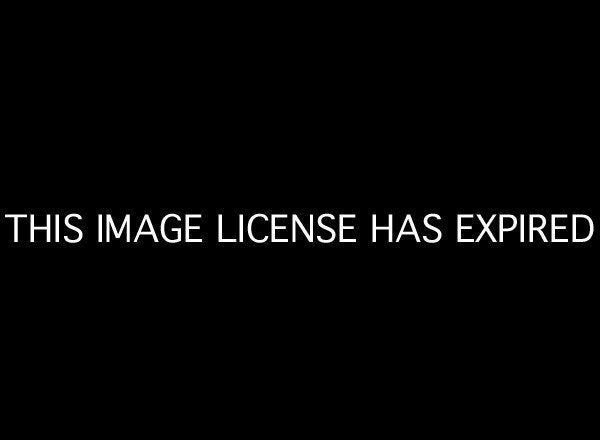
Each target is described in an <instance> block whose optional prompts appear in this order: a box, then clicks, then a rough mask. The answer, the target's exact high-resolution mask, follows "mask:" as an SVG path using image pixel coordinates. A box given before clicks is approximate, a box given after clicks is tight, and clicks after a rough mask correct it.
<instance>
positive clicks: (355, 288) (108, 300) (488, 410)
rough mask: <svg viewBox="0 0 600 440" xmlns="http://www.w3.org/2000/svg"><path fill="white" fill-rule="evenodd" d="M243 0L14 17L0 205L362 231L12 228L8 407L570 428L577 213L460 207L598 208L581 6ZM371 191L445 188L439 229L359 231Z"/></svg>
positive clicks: (306, 423)
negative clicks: (45, 233) (170, 241)
mask: <svg viewBox="0 0 600 440" xmlns="http://www.w3.org/2000/svg"><path fill="white" fill-rule="evenodd" d="M52 12H57V11H52ZM153 12H157V11H153ZM163 12H164V11H163ZM247 12H248V14H247V13H246V12H240V11H239V10H237V9H236V11H233V10H232V11H228V12H227V13H225V14H224V15H223V14H221V15H216V14H215V13H214V12H212V11H211V12H207V11H204V12H195V13H193V14H190V15H188V14H186V13H184V12H183V11H180V12H177V13H175V15H173V16H171V15H170V14H169V15H167V14H166V13H165V15H164V16H163V14H162V12H161V14H159V15H160V18H156V16H155V15H152V17H150V16H147V15H146V13H145V12H144V13H141V12H140V11H137V12H136V13H133V14H127V15H126V14H125V13H124V12H122V13H119V14H114V16H112V15H111V16H110V17H107V18H102V19H100V18H99V17H100V15H97V14H100V12H97V13H96V12H95V13H94V14H92V15H85V19H83V18H82V16H78V18H77V19H75V18H74V19H66V22H65V23H63V22H62V21H57V20H50V19H48V16H46V17H45V16H44V14H43V13H41V14H40V16H36V17H35V19H34V18H33V15H36V14H34V13H33V12H32V11H30V12H28V14H26V15H25V16H23V17H24V19H25V20H24V21H19V23H18V24H16V25H15V26H14V29H10V30H8V31H7V39H6V44H5V52H4V55H3V66H4V67H3V70H4V72H3V73H4V74H5V79H4V80H3V85H4V87H3V96H4V99H3V110H4V111H3V124H2V125H3V133H4V136H3V137H4V142H3V156H4V158H3V160H2V173H1V176H2V177H1V179H2V201H1V202H2V205H1V206H2V213H3V214H4V213H5V212H31V213H42V212H43V213H67V212H79V213H83V214H86V215H87V216H89V215H92V214H94V213H96V212H105V211H107V210H110V211H113V212H124V211H131V212H151V213H153V214H155V215H158V214H160V213H163V212H169V211H175V212H179V213H186V212H190V213H202V214H204V215H205V216H206V217H208V218H210V217H211V216H214V215H215V214H216V213H217V212H222V211H229V212H237V211H239V210H243V211H246V212H252V211H256V212H288V213H292V212H294V213H319V212H325V211H328V212H334V213H335V212H356V213H359V215H361V243H360V244H359V245H348V246H342V245H338V246H331V247H326V248H323V247H321V248H317V247H291V246H285V245H283V246H275V245H273V246H268V247H262V248H252V247H244V248H234V249H232V248H227V249H225V248H218V247H216V246H214V245H210V244H207V245H206V246H199V247H175V248H164V247H158V248H154V247H152V246H138V247H129V248H128V247H126V246H124V247H117V248H115V247H111V248H102V247H98V246H95V245H94V244H93V243H88V244H83V245H81V246H76V247H63V246H54V247H53V246H39V247H35V248H31V247H27V246H23V247H20V246H10V245H9V243H8V242H7V240H4V242H3V245H2V254H3V257H5V258H3V263H2V264H3V270H2V273H3V278H4V282H3V284H4V285H5V286H6V287H5V288H3V289H2V291H3V295H2V301H3V303H4V304H3V307H2V311H3V314H4V315H5V319H3V324H4V327H5V331H4V338H3V339H4V341H5V347H6V348H5V355H6V356H5V358H6V362H5V365H7V366H8V367H9V370H10V373H9V374H8V375H7V376H6V382H7V384H8V385H9V386H10V388H11V389H13V388H14V389H15V393H14V394H11V396H14V397H11V404H10V408H11V412H12V413H13V414H15V415H20V416H23V414H31V410H32V409H34V408H35V409H38V410H40V411H39V412H40V413H41V414H45V415H46V417H47V418H45V419H44V420H47V421H46V422H44V423H49V424H52V425H57V426H63V423H67V424H71V423H73V420H74V419H77V420H78V421H83V422H88V423H86V425H87V426H88V427H89V426H99V427H107V426H109V425H112V422H113V421H123V420H128V421H131V420H133V421H134V425H136V426H138V427H148V426H150V427H152V428H153V429H158V426H157V425H160V426H163V427H165V428H166V429H167V430H168V431H171V430H174V429H176V428H180V427H181V426H183V425H184V424H183V422H184V421H191V422H192V423H193V424H201V426H198V427H200V428H202V427H203V426H204V425H203V423H205V420H207V419H208V420H210V421H212V422H213V423H214V422H216V423H217V424H218V425H219V426H221V427H222V429H225V430H230V429H239V428H242V429H251V428H255V427H256V428H261V429H266V428H269V429H273V428H274V427H275V426H276V425H278V424H279V423H281V422H283V423H282V424H283V426H284V427H285V428H286V429H287V430H286V431H282V432H288V431H290V430H291V431H295V430H298V429H306V430H308V432H314V431H313V430H312V429H313V428H312V427H313V426H315V422H317V423H318V422H323V421H328V422H330V423H329V426H330V428H329V429H331V430H332V431H331V432H337V430H340V429H344V428H350V429H357V430H358V429H359V428H363V429H365V430H366V431H365V432H372V431H373V430H375V429H383V428H384V427H386V426H387V425H388V424H389V423H391V424H392V426H395V427H396V428H399V427H400V428H401V427H403V426H407V427H408V425H404V424H403V423H405V422H401V421H402V420H407V419H408V420H410V421H412V422H413V423H416V424H418V425H420V426H421V427H422V428H423V429H426V430H431V429H440V428H441V429H455V428H460V429H465V428H467V427H469V428H471V429H473V428H474V427H475V425H477V424H478V423H481V422H483V425H484V426H485V427H486V428H487V429H488V430H490V429H491V430H497V429H507V430H509V432H512V431H510V430H511V429H512V428H511V427H512V426H514V423H515V422H522V421H525V420H528V421H532V420H533V421H534V423H532V424H531V426H532V428H533V429H540V427H548V426H551V427H553V428H556V429H557V428H558V426H557V425H559V424H560V425H561V426H563V427H566V428H568V429H573V424H572V423H573V419H572V418H571V416H572V415H573V414H576V415H577V417H578V418H579V420H580V421H581V420H583V419H584V418H585V417H586V414H588V411H589V409H586V408H587V405H586V403H585V402H586V396H589V395H590V394H591V393H592V390H593V389H595V388H594V385H593V381H592V375H591V372H592V371H593V369H594V366H595V365H596V364H595V363H594V362H592V359H593V356H592V355H593V348H594V347H593V341H594V339H595V338H596V336H597V327H598V326H597V322H596V320H595V314H596V310H597V304H596V301H595V299H594V297H593V295H594V293H595V290H597V289H596V287H595V284H594V283H593V281H595V279H594V269H595V266H596V262H597V253H596V247H597V238H595V239H594V242H593V243H590V244H587V245H560V244H559V245H552V246H544V245H541V246H522V245H521V246H518V245H515V244H508V245H506V246H486V245H482V246H460V245H458V244H456V243H455V242H454V241H455V240H454V238H455V236H454V225H453V218H454V216H455V215H456V214H457V213H460V212H477V213H487V214H490V213H512V214H518V213H530V212H531V213H545V214H549V213H585V214H588V215H592V216H593V217H594V218H595V220H596V221H597V212H598V211H597V208H596V207H595V205H596V203H595V200H596V199H595V195H594V193H593V188H594V187H595V186H596V184H595V180H596V179H595V178H594V177H595V174H594V161H593V159H592V154H593V152H592V147H593V146H594V145H596V144H597V135H596V133H595V130H594V128H595V121H596V118H597V108H596V107H595V102H596V101H597V85H596V84H595V82H594V81H593V78H595V77H597V69H596V68H595V66H594V65H593V54H594V52H593V49H594V47H593V46H592V44H591V43H592V40H591V39H589V38H590V36H589V35H588V33H591V32H592V29H591V28H589V27H588V26H587V25H586V24H585V23H584V22H583V21H582V19H581V18H580V17H575V18H569V17H567V16H566V15H565V16H563V17H561V19H560V20H559V21H556V19H553V20H550V19H549V18H543V17H542V16H541V15H540V14H539V13H536V14H532V15H527V17H526V18H524V17H525V13H524V11H521V13H520V14H516V15H514V16H513V15H510V14H509V16H506V15H504V14H500V11H496V12H494V13H487V12H483V11H481V13H480V15H477V13H476V12H475V11H469V14H466V11H445V12H441V11H427V12H425V13H420V14H416V13H414V12H412V11H404V12H397V11H395V12H393V13H392V12H385V11H380V12H376V13H374V14H371V13H369V14H367V13H366V11H353V12H354V14H351V15H347V14H346V13H344V14H338V13H332V14H328V15H327V17H326V18H325V14H324V11H321V13H319V14H308V16H307V15H306V14H303V13H301V11H295V12H293V13H284V12H283V11H281V12H280V13H276V12H275V11H272V10H270V11H269V13H268V14H267V13H266V12H265V11H262V12H261V11H255V10H253V11H247ZM305 12H306V11H305ZM338 12H339V11H338ZM446 12H448V13H449V12H453V13H454V15H446ZM538 12H539V11H538ZM69 13H70V14H73V13H74V12H73V11H70V12H69ZM250 13H253V14H251V15H249V14H250ZM75 14H76V13H75ZM278 14H280V15H278ZM470 14H474V15H470ZM184 16H185V18H184ZM69 17H70V15H69ZM102 17H104V15H102ZM257 17H259V18H260V19H259V18H257ZM517 17H518V18H517ZM63 18H65V16H64V15H63ZM375 212H376V213H380V214H387V213H395V214H405V213H413V214H423V213H428V212H438V213H440V214H441V215H443V217H444V219H445V220H446V221H447V225H448V227H447V228H445V229H444V233H445V238H444V241H443V243H441V244H440V245H438V246H420V247H417V246H413V245H411V244H410V243H407V244H406V245H401V246H394V247H377V248H376V247H374V246H371V245H369V244H368V238H369V234H368V229H367V228H366V225H368V223H364V221H365V220H368V218H369V215H370V214H371V213H375ZM363 229H366V232H365V231H363ZM3 233H5V231H3ZM4 237H6V235H4ZM54 411H56V412H58V413H61V414H63V416H62V417H54V416H52V414H53V412H54ZM36 413H38V412H36ZM40 417H41V416H40ZM173 417H174V418H173ZM40 420H41V419H40ZM92 423H93V424H92ZM578 425H579V423H578ZM48 426H50V425H48ZM133 429H139V428H135V427H134V428H133Z"/></svg>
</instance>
